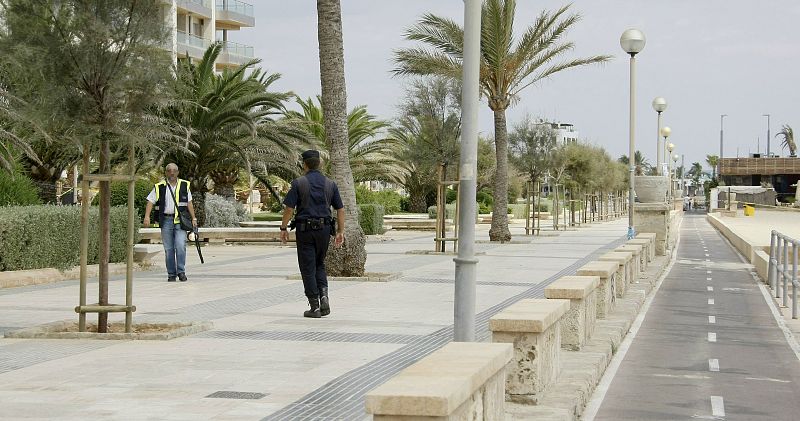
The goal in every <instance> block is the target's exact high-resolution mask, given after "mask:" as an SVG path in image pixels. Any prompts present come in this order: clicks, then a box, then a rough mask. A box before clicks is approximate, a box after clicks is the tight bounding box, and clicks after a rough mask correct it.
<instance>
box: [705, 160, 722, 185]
mask: <svg viewBox="0 0 800 421" xmlns="http://www.w3.org/2000/svg"><path fill="white" fill-rule="evenodd" d="M706 163H707V164H708V165H709V166H710V167H711V178H712V179H714V180H716V178H717V165H718V164H719V157H718V156H717V155H706Z"/></svg>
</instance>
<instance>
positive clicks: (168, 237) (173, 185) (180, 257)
mask: <svg viewBox="0 0 800 421" xmlns="http://www.w3.org/2000/svg"><path fill="white" fill-rule="evenodd" d="M164 173H165V177H164V180H162V181H159V182H158V183H156V185H155V186H153V190H151V191H150V194H149V195H148V196H147V207H146V208H145V210H144V226H145V227H146V228H147V227H150V212H151V211H152V210H153V206H155V208H156V221H157V222H158V226H159V227H160V228H161V242H162V243H163V244H164V252H165V253H166V259H165V260H166V263H167V282H175V278H176V277H177V278H178V279H180V280H181V282H186V281H188V280H189V278H187V277H186V231H185V230H183V229H181V226H180V215H179V214H180V213H184V214H185V212H189V215H191V217H192V226H194V227H197V218H196V217H195V214H194V206H193V205H192V192H191V191H190V190H189V182H188V181H187V180H183V179H180V178H178V166H177V165H175V164H173V163H170V164H167V167H166V168H165V170H164ZM176 202H177V209H176V206H175V204H176Z"/></svg>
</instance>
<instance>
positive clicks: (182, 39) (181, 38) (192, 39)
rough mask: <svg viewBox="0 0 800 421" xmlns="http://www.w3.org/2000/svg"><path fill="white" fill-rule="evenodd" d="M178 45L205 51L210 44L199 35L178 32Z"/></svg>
mask: <svg viewBox="0 0 800 421" xmlns="http://www.w3.org/2000/svg"><path fill="white" fill-rule="evenodd" d="M178 44H183V45H190V46H192V47H197V48H202V49H205V48H208V45H209V42H208V41H207V40H206V39H205V38H200V37H198V36H197V35H192V34H187V33H186V32H182V31H178Z"/></svg>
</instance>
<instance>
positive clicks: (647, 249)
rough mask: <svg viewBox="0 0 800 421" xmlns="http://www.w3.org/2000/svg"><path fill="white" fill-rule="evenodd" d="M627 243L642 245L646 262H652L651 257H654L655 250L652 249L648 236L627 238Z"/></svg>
mask: <svg viewBox="0 0 800 421" xmlns="http://www.w3.org/2000/svg"><path fill="white" fill-rule="evenodd" d="M627 244H638V245H640V246H642V248H643V252H644V257H645V258H646V261H647V263H650V262H652V261H653V258H654V257H656V252H655V250H653V249H652V241H650V239H648V238H634V239H632V240H628V242H627Z"/></svg>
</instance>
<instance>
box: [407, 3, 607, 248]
mask: <svg viewBox="0 0 800 421" xmlns="http://www.w3.org/2000/svg"><path fill="white" fill-rule="evenodd" d="M568 10H569V6H564V7H562V8H560V9H558V10H557V11H555V12H552V13H551V12H548V11H542V13H541V14H540V15H539V17H538V18H537V19H536V21H535V22H534V23H533V25H531V26H529V27H528V28H527V29H526V30H525V31H524V33H523V35H522V37H521V38H519V39H518V40H515V39H514V31H513V26H514V15H515V11H516V1H515V0H486V1H485V2H484V3H483V11H482V20H481V25H482V27H481V63H480V81H479V84H480V90H481V93H482V95H483V96H485V97H486V99H487V100H488V105H489V108H490V109H491V110H492V112H493V113H494V132H495V153H496V157H497V159H496V160H497V172H496V176H495V183H494V199H495V200H494V205H493V208H492V209H493V216H492V227H491V229H490V230H489V237H490V239H491V240H493V241H507V240H509V239H511V232H510V231H509V230H508V215H507V209H506V205H507V204H506V197H507V196H508V141H507V136H508V128H507V125H506V110H507V109H508V107H510V106H511V105H513V104H514V102H516V101H518V100H519V95H520V93H521V92H522V91H523V90H524V89H525V88H527V87H529V86H531V85H533V84H535V83H537V82H539V81H541V80H543V79H546V78H548V77H549V76H551V75H553V74H555V73H558V72H560V71H562V70H566V69H570V68H573V67H579V66H584V65H587V64H594V63H602V62H606V61H608V60H609V59H610V58H611V57H610V56H606V55H598V56H592V57H587V58H578V59H571V60H566V61H560V62H555V61H556V60H557V59H560V58H561V57H563V56H564V55H565V54H567V53H568V52H570V51H571V50H572V49H573V48H574V47H575V45H574V44H573V43H572V42H569V41H564V40H563V37H564V36H565V34H566V32H567V31H568V30H569V29H570V27H572V26H573V25H574V24H575V23H577V22H578V21H579V20H580V15H578V14H569V13H567V11H568ZM405 37H406V39H408V40H410V41H419V42H422V43H423V44H426V45H427V46H428V47H429V48H427V49H426V48H411V49H402V50H399V51H397V52H396V53H395V59H394V60H395V63H396V64H397V68H396V69H395V70H394V73H395V74H397V75H430V74H435V75H442V76H446V77H450V78H453V79H460V77H461V67H462V62H463V52H464V48H463V47H464V29H463V28H462V27H461V26H460V25H459V24H458V23H456V22H455V21H453V20H451V19H447V18H444V17H440V16H436V15H433V14H427V15H425V16H423V17H422V19H421V20H420V21H419V23H418V24H416V25H414V26H412V27H411V28H409V29H408V30H407V32H406V35H405Z"/></svg>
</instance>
